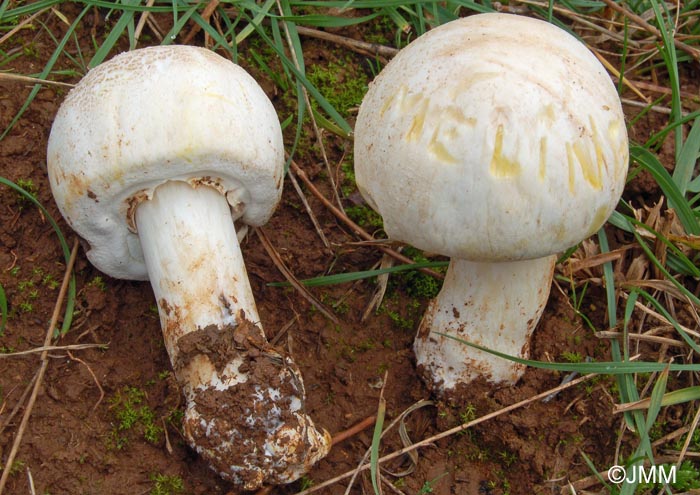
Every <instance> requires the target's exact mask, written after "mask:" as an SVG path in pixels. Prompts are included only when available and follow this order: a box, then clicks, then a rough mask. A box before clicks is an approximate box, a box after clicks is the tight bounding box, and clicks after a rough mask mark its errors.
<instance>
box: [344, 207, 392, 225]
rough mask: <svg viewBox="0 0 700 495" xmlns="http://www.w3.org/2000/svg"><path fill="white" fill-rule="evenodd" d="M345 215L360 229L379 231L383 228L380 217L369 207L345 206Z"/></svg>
mask: <svg viewBox="0 0 700 495" xmlns="http://www.w3.org/2000/svg"><path fill="white" fill-rule="evenodd" d="M345 213H346V214H347V216H348V217H350V219H351V220H352V221H353V222H355V223H356V224H357V225H359V226H360V227H372V228H374V229H381V228H383V227H384V222H383V221H382V217H381V216H380V215H379V213H377V212H376V211H374V210H373V209H372V208H370V207H369V206H365V205H356V206H347V207H345Z"/></svg>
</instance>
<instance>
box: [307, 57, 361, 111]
mask: <svg viewBox="0 0 700 495" xmlns="http://www.w3.org/2000/svg"><path fill="white" fill-rule="evenodd" d="M306 75H307V77H308V79H309V81H310V82H311V84H313V85H314V86H315V87H316V89H318V90H319V92H320V93H321V94H322V95H323V97H324V98H326V100H328V103H330V104H331V105H332V106H333V108H335V109H336V110H337V111H338V113H339V114H340V115H342V116H343V117H347V116H348V115H349V113H350V109H351V108H354V107H358V106H359V105H360V103H362V98H363V97H364V95H365V93H366V92H367V83H368V78H367V75H366V74H365V73H364V72H362V70H359V69H357V64H356V63H355V62H354V61H353V60H350V59H349V58H346V59H344V60H338V61H331V62H329V63H328V65H327V66H326V67H324V66H322V65H314V66H312V67H311V69H310V70H308V71H307V74H306Z"/></svg>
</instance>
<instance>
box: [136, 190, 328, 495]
mask: <svg viewBox="0 0 700 495" xmlns="http://www.w3.org/2000/svg"><path fill="white" fill-rule="evenodd" d="M136 224H137V227H138V232H139V238H140V241H141V246H142V249H143V253H144V258H145V261H146V266H147V268H148V274H149V277H150V280H151V285H152V287H153V292H154V293H155V296H156V300H157V302H158V311H159V314H160V320H161V326H162V329H163V337H164V340H165V347H166V349H167V350H168V354H169V355H170V360H171V362H172V365H173V369H174V371H175V375H176V377H177V379H178V382H179V383H180V385H181V387H182V389H183V392H184V395H185V399H186V403H187V404H186V410H185V418H184V431H185V436H186V438H187V440H188V442H189V443H190V445H191V446H192V447H193V448H194V449H195V450H196V451H197V452H198V453H200V454H201V455H202V456H203V457H205V458H207V460H208V461H209V462H210V463H211V464H212V467H213V468H214V469H215V470H216V471H218V472H219V474H220V475H221V476H223V477H225V478H227V479H231V480H233V481H235V482H237V483H238V484H242V485H243V487H244V488H245V489H247V490H253V489H257V488H259V487H260V486H261V485H262V484H263V483H273V484H279V483H289V482H291V481H294V480H295V479H297V478H299V477H300V476H302V475H303V474H304V473H305V472H306V471H308V469H309V468H310V466H311V465H312V464H313V463H314V462H316V461H317V460H318V459H320V458H321V457H323V456H324V455H325V454H326V453H327V452H328V449H329V447H330V435H329V434H328V433H327V432H326V431H325V430H321V431H319V430H317V429H316V428H315V426H314V424H313V421H312V420H311V418H309V417H308V416H307V415H306V414H305V412H304V399H305V394H304V386H303V382H302V379H301V374H300V372H299V370H298V368H297V366H296V365H295V364H294V362H293V361H292V360H291V358H290V357H288V356H285V355H283V354H281V353H280V352H279V351H278V350H276V349H275V348H273V347H272V346H270V344H268V342H267V340H266V339H265V335H264V333H263V331H262V328H261V327H260V324H259V322H258V320H259V318H258V313H257V310H256V307H255V301H254V299H253V295H252V291H251V288H250V285H249V283H248V277H247V275H246V270H245V265H244V263H243V257H242V255H241V250H240V246H239V244H238V239H237V238H236V231H235V229H234V225H233V221H232V218H231V211H230V208H229V204H228V202H227V201H226V198H225V197H224V196H223V195H221V194H220V193H219V192H218V191H217V190H215V189H213V188H211V187H208V186H204V185H199V186H197V187H193V186H191V185H190V184H188V183H186V182H181V181H170V182H166V183H165V184H162V185H160V186H158V187H157V188H156V189H155V190H154V191H153V195H152V198H151V199H150V200H148V201H145V202H143V203H141V204H140V205H139V206H138V208H137V210H136Z"/></svg>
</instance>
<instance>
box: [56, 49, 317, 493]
mask: <svg viewBox="0 0 700 495" xmlns="http://www.w3.org/2000/svg"><path fill="white" fill-rule="evenodd" d="M47 153H48V155H47V162H48V173H49V179H50V183H51V189H52V191H53V194H54V197H55V199H56V203H57V204H58V207H59V209H60V210H61V213H62V214H63V216H64V217H65V219H66V220H67V222H68V223H69V224H70V225H71V227H72V228H73V229H74V230H75V231H76V232H77V233H78V234H79V235H80V236H81V237H82V238H83V239H84V240H85V241H86V242H87V243H88V244H89V251H88V252H87V257H88V259H89V260H90V261H91V262H92V263H93V264H94V265H95V266H96V267H97V268H98V269H99V270H101V271H103V272H104V273H106V274H108V275H110V276H112V277H116V278H124V279H133V280H150V282H151V286H152V288H153V292H154V294H155V297H156V301H157V304H158V312H159V314H160V321H161V326H162V330H163V337H164V341H165V347H166V349H167V352H168V354H169V357H170V361H171V363H172V366H173V370H174V372H175V376H176V377H177V379H178V382H179V384H180V386H181V387H182V390H183V393H184V396H185V399H186V409H185V415H184V425H183V429H184V434H185V437H186V438H187V441H188V442H189V444H190V445H191V446H192V447H193V448H194V449H195V450H196V451H197V452H198V453H199V454H201V455H202V456H203V457H204V458H205V459H206V460H207V461H208V462H209V464H210V465H211V467H212V468H213V469H214V470H215V471H217V472H218V473H219V474H220V475H221V476H222V477H223V478H225V479H228V480H231V481H233V482H234V483H236V484H238V485H241V486H242V487H243V488H245V489H248V490H250V489H255V488H258V487H260V486H261V485H262V484H263V483H272V484H280V483H289V482H291V481H294V480H295V479H297V478H299V477H300V476H302V475H303V474H304V473H305V472H307V471H308V470H309V468H310V467H311V465H312V464H313V463H315V462H316V461H318V460H319V459H320V458H322V457H323V456H325V455H326V453H327V452H328V450H329V447H330V436H329V434H328V432H326V431H325V430H322V429H321V430H319V429H317V428H316V427H315V426H314V423H313V421H312V420H311V418H310V417H309V416H308V415H307V414H306V412H305V392H304V386H303V382H302V378H301V374H300V372H299V369H298V367H297V366H296V365H295V363H294V362H293V361H292V359H291V358H290V357H289V356H287V355H285V354H284V353H283V352H281V351H279V350H277V349H275V348H273V347H272V346H271V345H270V344H269V343H268V342H267V340H266V339H265V335H264V333H263V330H262V328H261V325H260V323H259V316H258V312H257V309H256V306H255V300H254V298H253V294H252V291H251V287H250V283H249V281H248V277H247V275H246V270H245V265H244V262H243V257H242V255H241V249H240V246H239V241H238V238H237V235H236V230H235V226H234V220H235V221H239V222H241V223H243V224H246V225H253V226H259V225H262V224H264V223H265V222H266V221H267V220H268V219H269V217H270V216H271V215H272V212H273V211H274V209H275V207H276V206H277V203H278V202H279V199H280V196H281V191H282V182H283V174H284V149H283V143H282V133H281V129H280V125H279V121H278V119H277V115H276V113H275V110H274V107H273V106H272V104H271V102H270V101H269V99H268V98H267V96H266V95H265V93H264V92H263V91H262V89H261V88H260V87H259V86H258V84H257V83H256V82H255V80H254V79H253V78H252V77H251V76H250V75H249V74H248V73H247V72H245V71H244V70H243V69H241V68H240V67H238V66H237V65H235V64H233V63H231V62H229V61H227V60H226V59H224V58H222V57H220V56H218V55H216V54H215V53H213V52H211V51H209V50H206V49H203V48H196V47H191V46H167V47H166V46H160V47H152V48H145V49H139V50H135V51H132V52H128V53H123V54H120V55H118V56H116V57H114V58H113V59H112V60H110V61H108V62H106V63H104V64H102V65H100V66H98V67H96V68H95V69H93V70H91V71H90V72H89V73H88V74H87V75H86V76H85V77H84V78H83V79H82V80H81V81H80V83H79V84H78V85H77V86H76V87H75V88H74V89H73V90H72V91H71V92H70V93H69V94H68V96H67V97H66V99H65V101H64V102H63V104H62V105H61V107H60V109H59V111H58V114H57V115H56V119H55V121H54V123H53V127H52V129H51V135H50V137H49V143H48V152H47Z"/></svg>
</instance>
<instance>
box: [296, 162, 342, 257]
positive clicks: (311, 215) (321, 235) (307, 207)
mask: <svg viewBox="0 0 700 495" xmlns="http://www.w3.org/2000/svg"><path fill="white" fill-rule="evenodd" d="M287 177H289V182H291V183H292V186H294V190H295V191H296V192H297V195H298V196H299V199H300V200H301V202H302V204H303V205H304V209H305V210H306V213H308V214H309V219H310V220H311V223H312V224H313V225H314V228H315V229H316V233H317V234H318V237H319V238H320V239H321V242H323V245H324V246H325V247H326V249H328V251H329V252H330V254H333V251H332V250H331V244H330V242H328V239H327V238H326V235H325V234H324V233H323V230H322V229H321V225H320V224H319V223H318V220H317V219H316V215H314V211H313V210H312V209H311V205H309V202H308V201H307V200H306V196H304V191H302V190H301V187H299V182H298V181H297V179H296V177H295V176H294V172H292V170H291V169H290V170H289V172H288V173H287Z"/></svg>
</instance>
